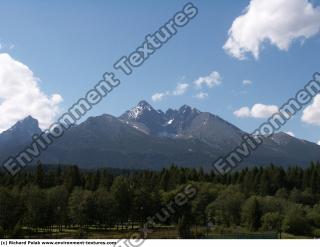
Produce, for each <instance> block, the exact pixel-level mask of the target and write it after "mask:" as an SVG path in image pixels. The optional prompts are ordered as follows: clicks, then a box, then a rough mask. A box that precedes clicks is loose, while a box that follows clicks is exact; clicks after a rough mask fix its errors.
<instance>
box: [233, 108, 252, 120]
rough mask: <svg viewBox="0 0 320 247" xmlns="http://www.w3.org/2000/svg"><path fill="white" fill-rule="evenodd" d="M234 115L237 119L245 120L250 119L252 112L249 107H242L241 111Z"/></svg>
mask: <svg viewBox="0 0 320 247" xmlns="http://www.w3.org/2000/svg"><path fill="white" fill-rule="evenodd" d="M233 114H234V115H235V116H236V117H239V118H245V117H250V115H251V112H250V108H249V107H247V106H244V107H241V108H240V109H238V110H236V111H235V112H233Z"/></svg>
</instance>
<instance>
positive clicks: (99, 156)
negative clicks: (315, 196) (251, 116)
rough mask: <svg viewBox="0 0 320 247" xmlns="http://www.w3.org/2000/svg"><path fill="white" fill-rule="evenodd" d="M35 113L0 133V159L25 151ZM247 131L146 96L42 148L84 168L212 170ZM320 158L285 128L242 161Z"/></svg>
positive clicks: (47, 157) (46, 156)
mask: <svg viewBox="0 0 320 247" xmlns="http://www.w3.org/2000/svg"><path fill="white" fill-rule="evenodd" d="M40 132H41V129H40V128H39V124H38V121H37V120H36V119H34V118H32V117H31V116H29V117H27V118H25V119H23V120H21V121H18V122H17V123H16V124H15V125H14V126H12V127H11V128H10V129H8V130H6V131H4V132H2V133H1V134H0V160H1V161H4V160H5V159H6V158H7V157H8V156H10V155H14V154H16V153H17V152H19V151H22V149H23V147H25V146H26V145H28V144H30V143H31V142H32V136H33V134H35V133H40ZM244 134H246V132H244V131H242V130H241V129H239V128H237V127H236V126H234V125H232V124H231V123H229V122H227V121H225V120H223V119H222V118H220V117H218V116H216V115H214V114H211V113H209V112H201V111H199V110H197V109H195V108H192V107H190V106H188V105H184V106H182V107H181V108H179V109H177V110H176V109H168V110H167V111H166V112H163V111H161V110H155V109H154V108H153V107H152V106H151V105H150V104H149V103H147V102H146V101H140V102H139V103H138V105H137V106H135V107H133V108H132V109H130V110H128V111H126V112H125V113H124V114H122V115H121V116H119V117H114V116H111V115H108V114H104V115H101V116H97V117H89V118H88V119H87V120H86V121H84V122H82V123H80V124H79V125H76V126H74V127H72V128H71V129H70V130H68V131H67V132H66V133H65V134H64V135H63V136H62V137H61V138H59V139H57V140H55V142H54V143H53V144H52V145H51V146H50V147H49V148H48V149H47V150H46V151H45V152H43V153H42V155H41V157H40V158H39V159H40V160H41V161H42V162H44V163H53V164H58V163H59V164H77V165H79V166H80V167H82V168H96V167H114V168H130V169H132V168H133V169H160V168H162V167H165V166H169V165H171V164H172V163H174V164H176V165H178V166H183V167H203V168H204V169H206V170H208V169H210V168H211V165H212V162H213V161H215V160H216V159H217V158H218V157H220V156H223V155H226V154H227V153H228V152H230V151H231V150H233V149H234V148H235V147H236V146H237V145H239V144H240V143H241V142H242V140H243V139H242V136H243V135H244ZM319 159H320V146H319V145H317V144H315V143H312V142H309V141H306V140H301V139H298V138H295V137H292V136H290V135H288V134H286V133H283V132H279V133H276V134H274V135H273V136H272V137H270V138H267V137H264V143H263V144H262V145H261V146H260V147H259V148H258V150H256V151H255V152H254V153H253V154H252V155H251V156H250V157H249V158H248V159H246V160H245V161H244V162H243V164H242V167H244V166H251V165H261V166H262V165H268V164H270V163H274V164H277V165H282V166H288V165H301V166H305V165H308V164H309V163H310V161H317V160H319Z"/></svg>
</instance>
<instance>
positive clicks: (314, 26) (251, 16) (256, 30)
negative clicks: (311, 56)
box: [223, 0, 320, 59]
mask: <svg viewBox="0 0 320 247" xmlns="http://www.w3.org/2000/svg"><path fill="white" fill-rule="evenodd" d="M319 31H320V8H319V7H313V6H312V4H311V3H310V2H309V1H308V0H251V2H250V4H249V5H248V6H247V7H246V9H245V11H244V13H243V15H241V16H239V17H237V18H236V19H235V20H234V21H233V23H232V26H231V28H230V29H229V37H228V40H227V41H226V43H225V44H224V46H223V48H224V49H225V51H227V52H228V53H229V54H230V55H232V56H233V57H236V58H238V59H245V55H246V53H252V54H253V56H254V57H255V58H256V59H257V58H258V57H259V53H260V51H261V48H262V44H263V42H265V41H267V42H270V43H271V44H272V45H275V46H277V47H278V48H279V49H280V50H284V51H287V50H288V49H289V47H290V45H291V43H292V42H293V41H294V40H297V39H302V40H303V39H308V38H310V37H312V36H314V35H316V34H317V33H318V32H319Z"/></svg>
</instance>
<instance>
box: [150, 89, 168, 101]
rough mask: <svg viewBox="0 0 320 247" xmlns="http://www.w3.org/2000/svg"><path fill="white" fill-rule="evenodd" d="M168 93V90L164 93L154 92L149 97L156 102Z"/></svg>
mask: <svg viewBox="0 0 320 247" xmlns="http://www.w3.org/2000/svg"><path fill="white" fill-rule="evenodd" d="M168 95H169V92H168V91H167V92H165V93H155V94H154V95H152V96H151V99H152V101H153V102H158V101H161V100H163V99H164V98H165V97H166V96H168Z"/></svg>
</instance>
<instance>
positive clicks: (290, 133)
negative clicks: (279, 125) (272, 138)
mask: <svg viewBox="0 0 320 247" xmlns="http://www.w3.org/2000/svg"><path fill="white" fill-rule="evenodd" d="M285 133H286V134H287V135H289V136H292V137H295V134H294V133H293V132H291V131H287V132H285Z"/></svg>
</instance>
